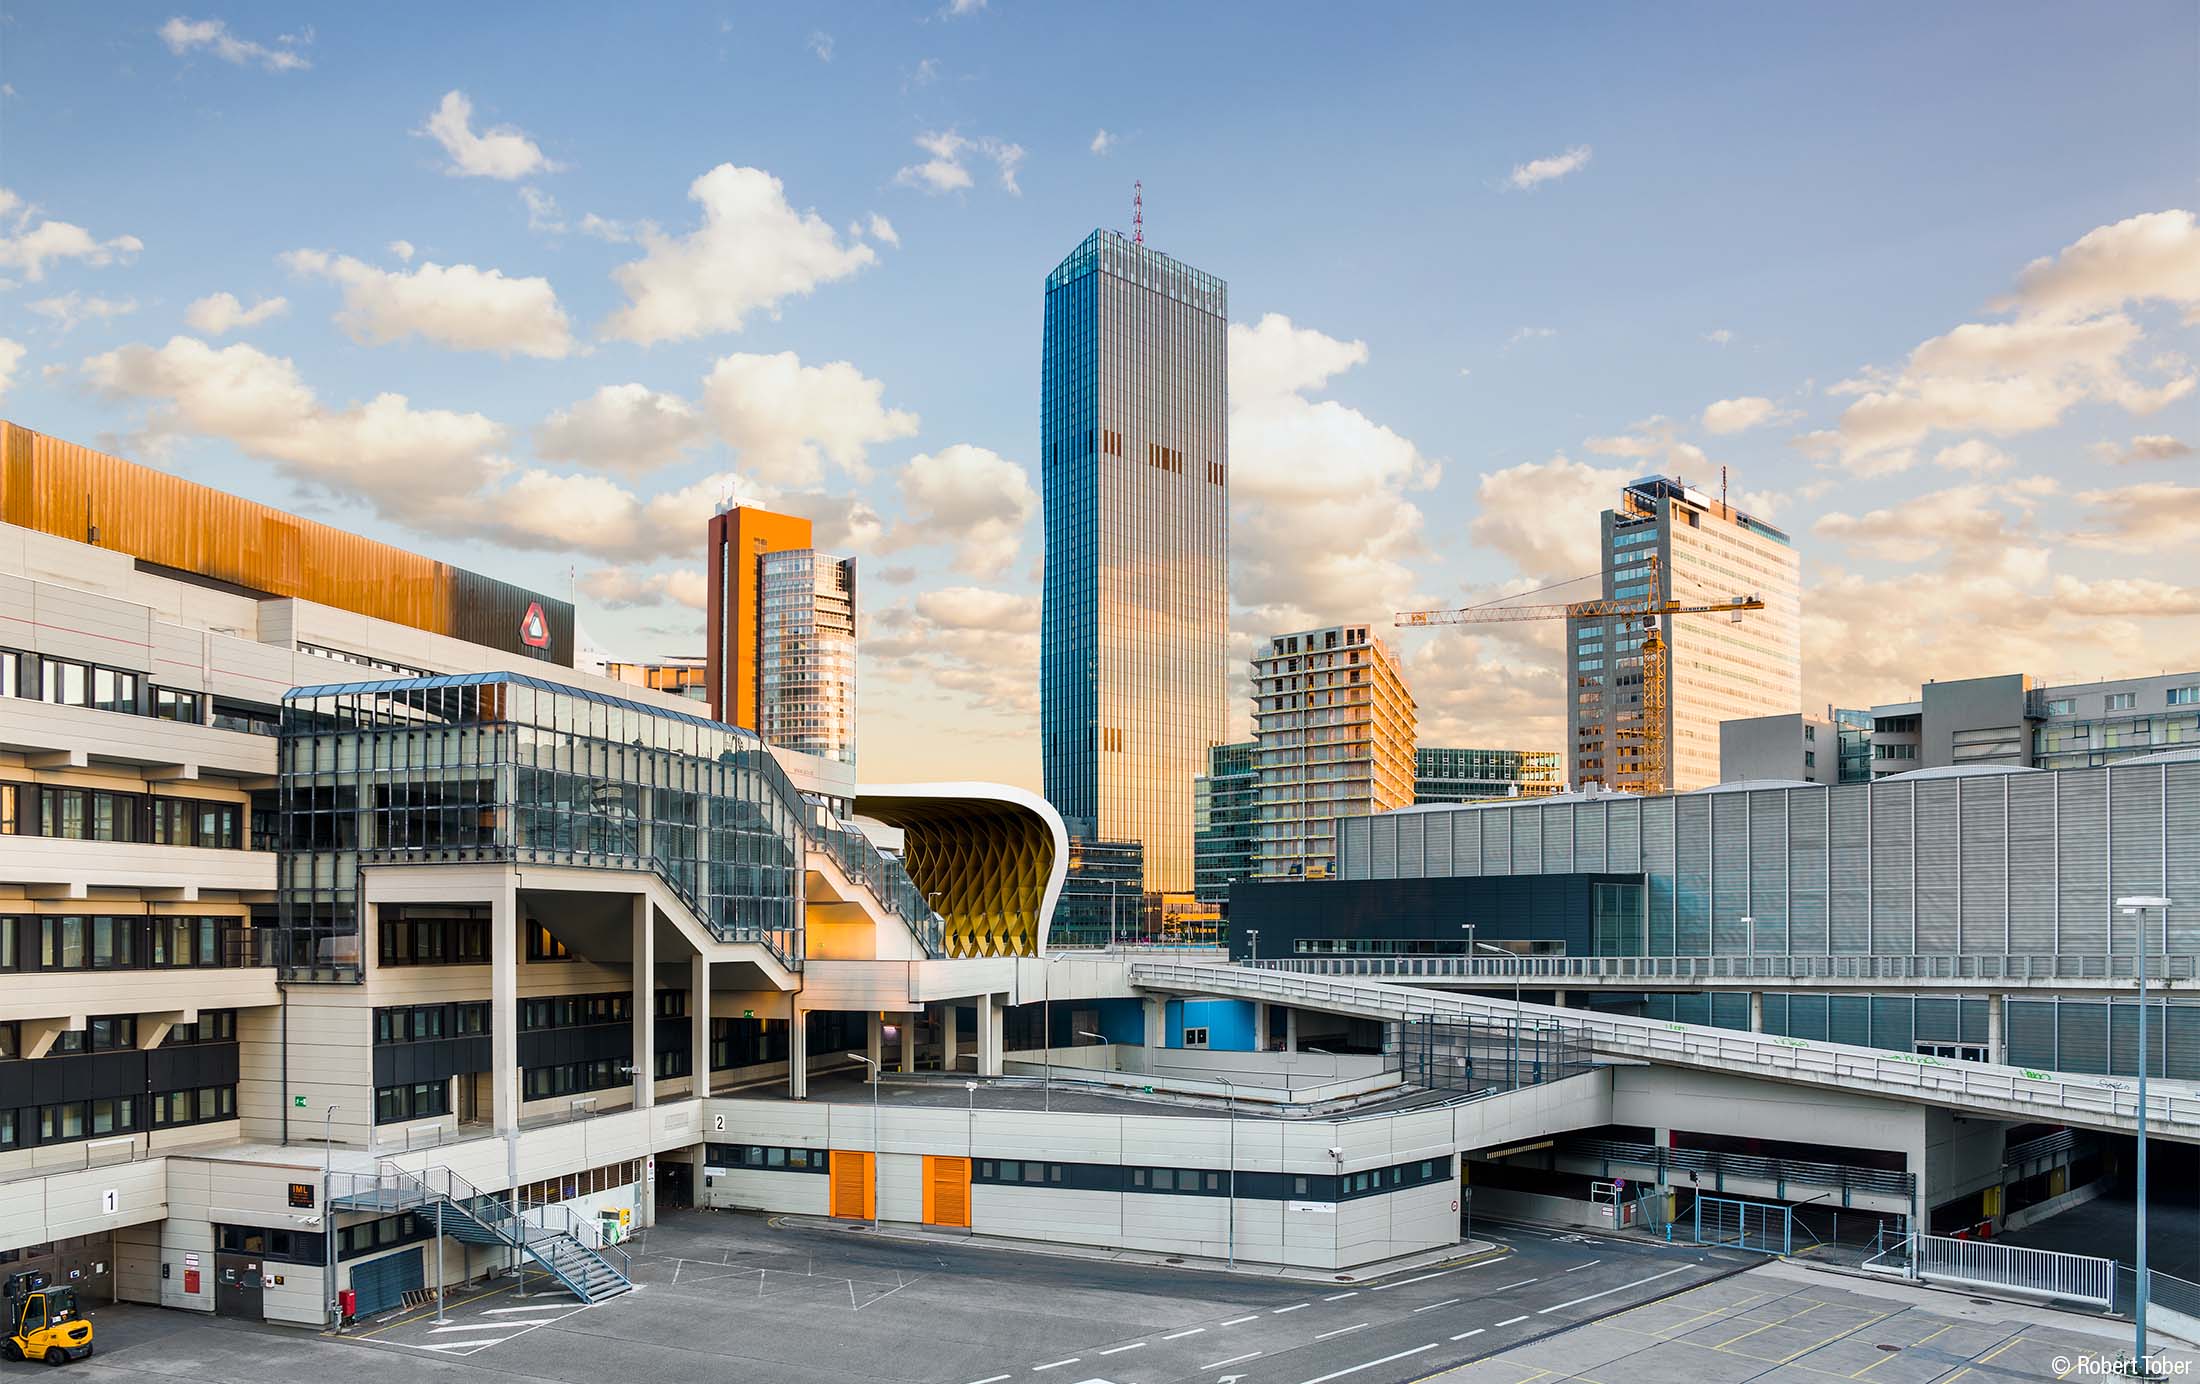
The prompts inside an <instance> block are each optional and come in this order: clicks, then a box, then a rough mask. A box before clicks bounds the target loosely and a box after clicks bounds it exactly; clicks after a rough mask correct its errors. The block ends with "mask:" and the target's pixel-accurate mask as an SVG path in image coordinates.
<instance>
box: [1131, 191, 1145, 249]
mask: <svg viewBox="0 0 2200 1384" xmlns="http://www.w3.org/2000/svg"><path fill="white" fill-rule="evenodd" d="M1145 243H1146V183H1145V180H1144V179H1140V180H1139V181H1137V182H1134V183H1132V184H1131V244H1133V245H1144V244H1145Z"/></svg>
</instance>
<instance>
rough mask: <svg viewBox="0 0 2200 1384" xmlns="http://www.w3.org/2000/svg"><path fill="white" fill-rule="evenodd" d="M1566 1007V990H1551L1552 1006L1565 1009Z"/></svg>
mask: <svg viewBox="0 0 2200 1384" xmlns="http://www.w3.org/2000/svg"><path fill="white" fill-rule="evenodd" d="M1565 1007H1566V992H1565V991H1564V990H1553V991H1552V992H1551V1008H1553V1009H1564V1008H1565Z"/></svg>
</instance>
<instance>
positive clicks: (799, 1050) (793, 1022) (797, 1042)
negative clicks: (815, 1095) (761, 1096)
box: [787, 994, 810, 1100]
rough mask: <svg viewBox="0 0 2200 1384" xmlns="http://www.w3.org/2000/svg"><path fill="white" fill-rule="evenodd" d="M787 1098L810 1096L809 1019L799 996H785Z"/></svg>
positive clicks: (797, 1098)
mask: <svg viewBox="0 0 2200 1384" xmlns="http://www.w3.org/2000/svg"><path fill="white" fill-rule="evenodd" d="M787 1098H788V1099H789V1100H808V1099H809V1098H810V1019H809V1016H808V1015H807V1014H804V1013H803V1012H802V1002H801V998H800V997H799V996H797V995H792V994H790V995H788V996H787Z"/></svg>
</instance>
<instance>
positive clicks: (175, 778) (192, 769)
mask: <svg viewBox="0 0 2200 1384" xmlns="http://www.w3.org/2000/svg"><path fill="white" fill-rule="evenodd" d="M142 772H143V774H144V777H145V781H146V782H147V783H197V782H198V781H199V766H198V765H196V764H154V765H150V766H148V767H147V768H145V769H144V770H143V771H142Z"/></svg>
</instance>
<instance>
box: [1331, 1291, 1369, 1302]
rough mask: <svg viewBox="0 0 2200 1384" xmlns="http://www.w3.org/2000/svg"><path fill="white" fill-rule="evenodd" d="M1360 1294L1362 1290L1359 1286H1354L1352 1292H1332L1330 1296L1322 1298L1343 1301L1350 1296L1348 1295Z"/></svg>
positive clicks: (1356, 1295) (1355, 1295)
mask: <svg viewBox="0 0 2200 1384" xmlns="http://www.w3.org/2000/svg"><path fill="white" fill-rule="evenodd" d="M1359 1295H1360V1290H1359V1289H1357V1288H1354V1289H1353V1290H1352V1291H1351V1292H1349V1293H1331V1294H1330V1295H1329V1296H1328V1297H1325V1298H1323V1299H1322V1301H1323V1302H1343V1301H1344V1300H1345V1299H1346V1298H1348V1297H1358V1296H1359Z"/></svg>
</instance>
